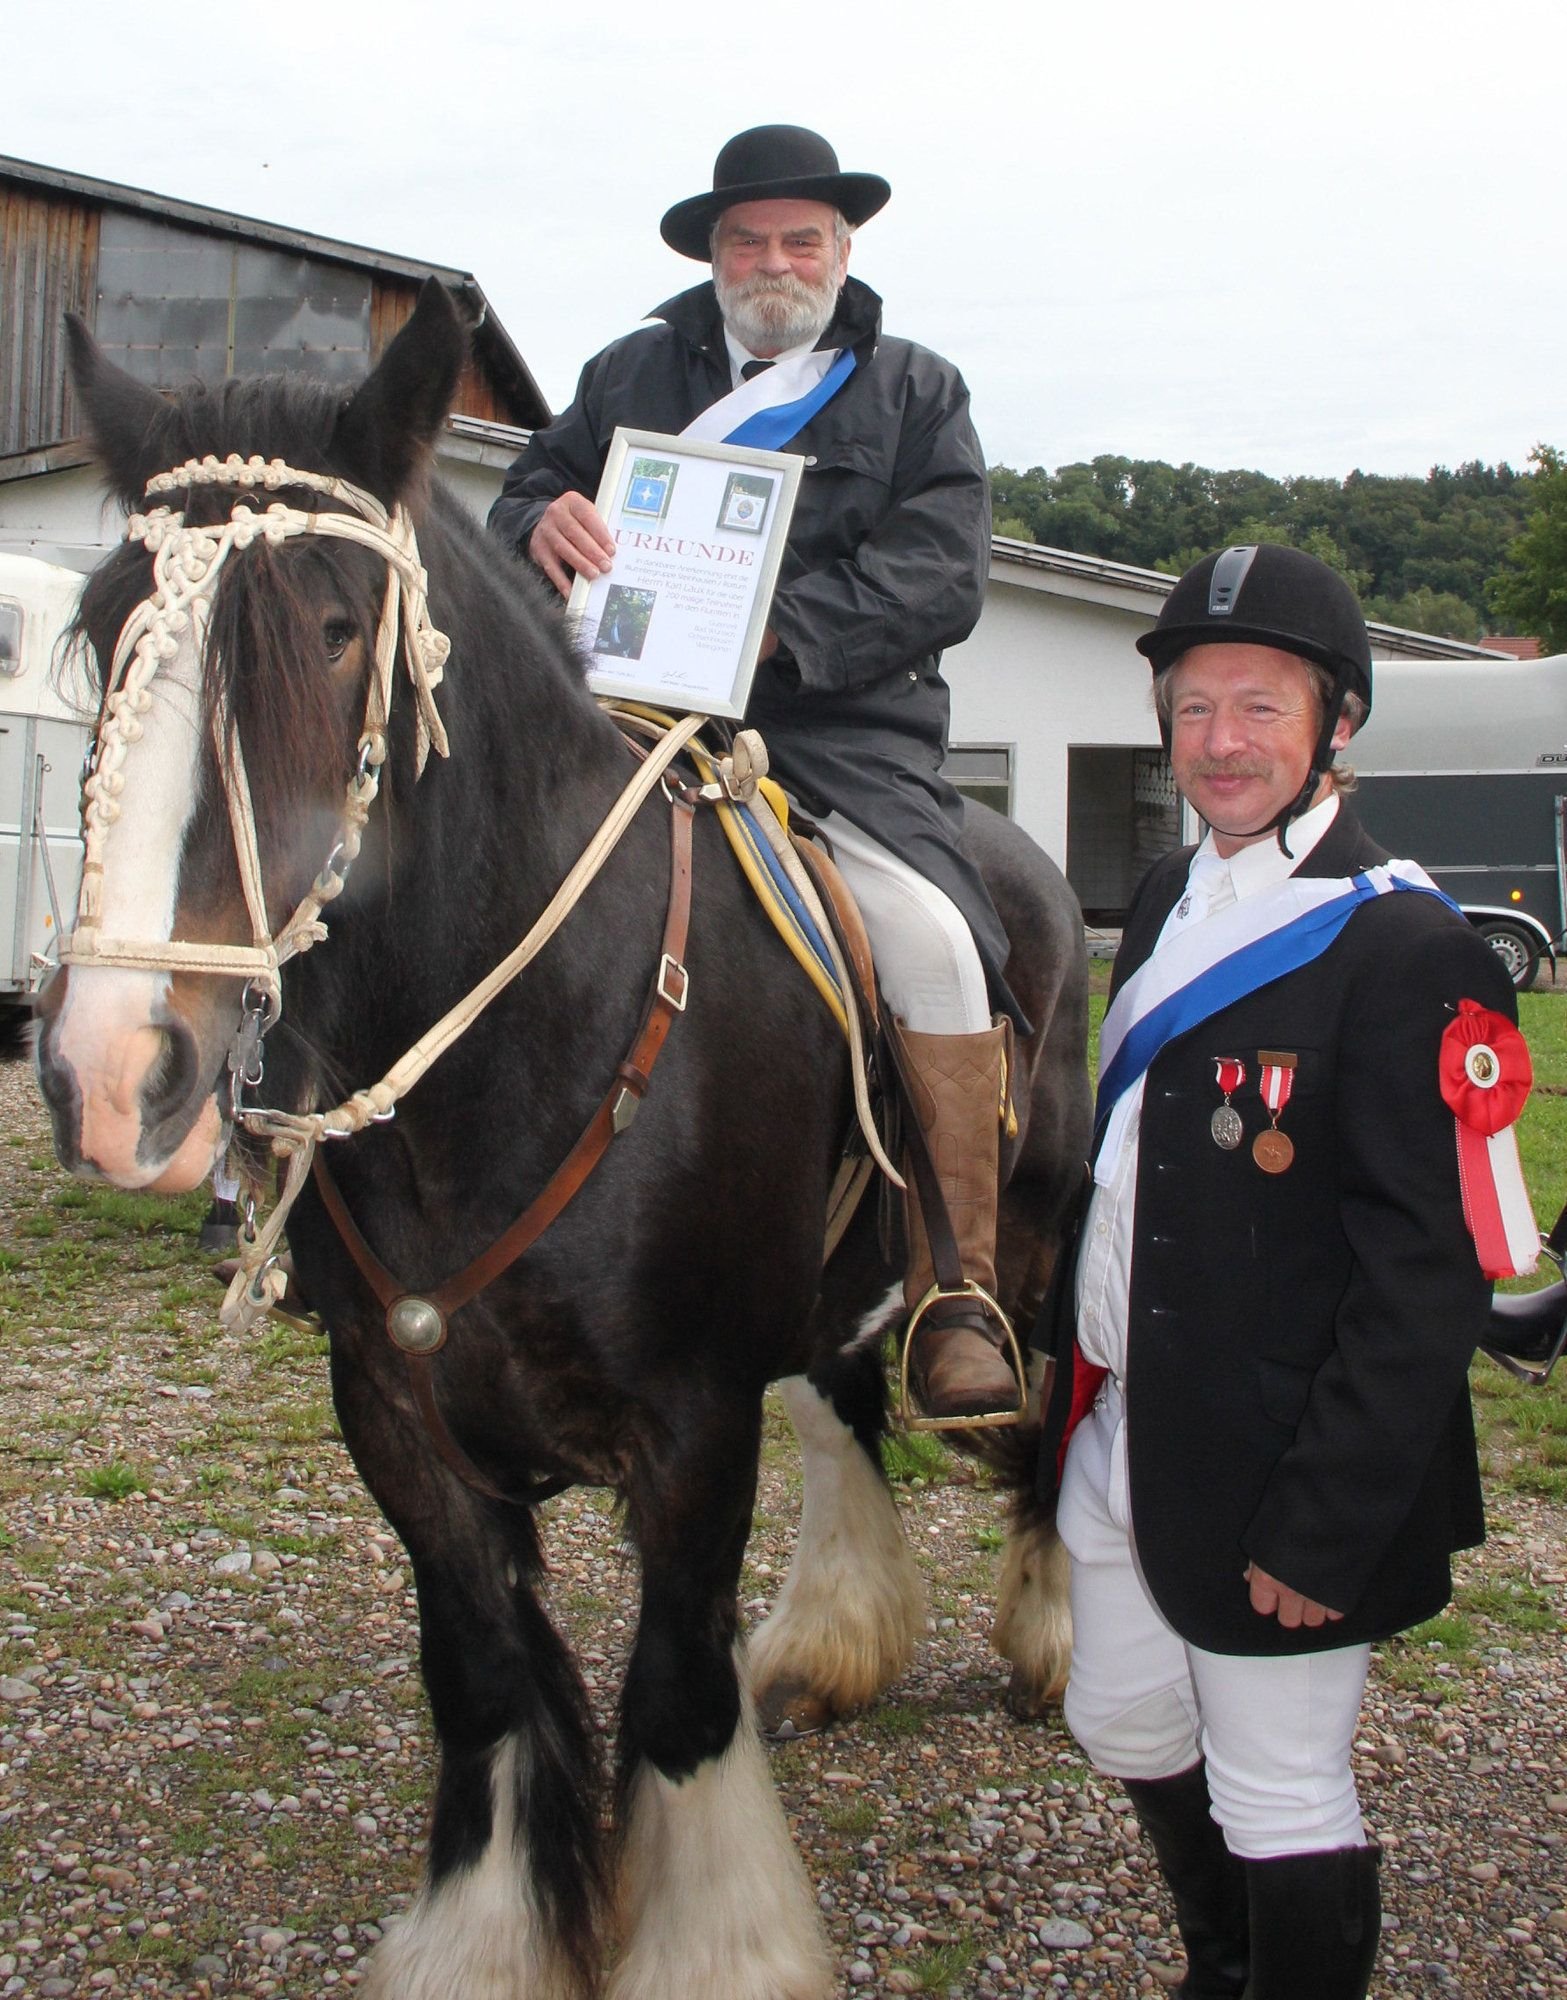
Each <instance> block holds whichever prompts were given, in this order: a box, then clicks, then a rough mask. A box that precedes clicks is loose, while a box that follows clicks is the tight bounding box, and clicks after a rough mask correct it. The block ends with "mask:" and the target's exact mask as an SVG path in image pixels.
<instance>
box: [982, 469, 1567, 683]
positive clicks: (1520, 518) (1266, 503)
mask: <svg viewBox="0 0 1567 2000" xmlns="http://www.w3.org/2000/svg"><path fill="white" fill-rule="evenodd" d="M1531 464H1532V466H1533V467H1534V470H1532V471H1515V470H1514V468H1513V467H1512V466H1510V465H1508V464H1506V463H1502V464H1499V465H1485V464H1483V463H1481V462H1480V461H1479V460H1473V461H1471V462H1469V463H1468V464H1464V465H1460V466H1459V467H1458V468H1457V470H1456V471H1450V470H1449V469H1448V468H1447V467H1446V466H1443V465H1439V466H1436V467H1434V468H1433V469H1432V470H1431V471H1430V472H1429V473H1427V475H1426V476H1425V478H1424V479H1419V478H1413V477H1405V478H1393V477H1387V476H1384V475H1382V474H1376V473H1365V472H1352V473H1350V474H1349V476H1348V477H1347V478H1345V479H1313V478H1295V479H1273V478H1270V477H1269V476H1268V475H1267V474H1266V473H1262V472H1244V471H1230V472H1216V471H1213V470H1211V469H1210V468H1208V467H1207V466H1201V465H1166V464H1165V463H1164V462H1163V461H1162V460H1160V459H1133V458H1120V457H1116V456H1113V455H1111V454H1108V453H1107V454H1105V455H1103V456H1101V457H1099V458H1095V459H1093V460H1092V461H1091V462H1089V463H1088V464H1077V465H1062V466H1058V467H1057V468H1056V470H1055V471H1054V472H1047V471H1046V470H1045V469H1044V467H1043V466H1037V465H1036V466H1034V467H1032V468H1031V469H1030V470H1029V471H1027V472H1014V471H1012V470H1011V468H1010V467H1008V466H1005V465H997V466H993V467H992V468H991V472H990V485H991V494H992V498H993V501H994V505H995V528H996V533H997V534H998V535H1012V536H1015V537H1017V538H1018V539H1020V540H1023V541H1032V542H1040V543H1043V544H1045V545H1047V546H1049V547H1052V548H1059V549H1071V550H1073V551H1074V552H1075V553H1077V554H1079V555H1096V556H1107V557H1109V558H1110V559H1111V560H1113V561H1115V562H1124V563H1134V564H1136V565H1138V566H1139V567H1141V568H1143V569H1159V570H1165V571H1168V572H1170V573H1171V574H1178V573H1179V572H1180V571H1181V570H1183V569H1185V568H1186V566H1187V565H1188V564H1189V563H1191V562H1194V561H1195V560H1196V559H1197V557H1198V556H1200V555H1203V554H1206V552H1207V551H1208V550H1210V549H1216V548H1222V547H1224V546H1225V545H1226V544H1228V543H1232V542H1258V541H1271V542H1289V543H1293V544H1294V545H1295V546H1296V547H1297V548H1304V549H1309V550H1310V551H1311V552H1312V553H1313V554H1315V555H1320V556H1322V557H1323V558H1324V559H1325V560H1327V561H1328V562H1330V563H1332V564H1333V565H1334V567H1335V568H1336V569H1339V570H1341V571H1342V572H1343V573H1344V574H1345V576H1347V577H1348V579H1349V581H1350V582H1351V583H1352V584H1353V585H1354V587H1355V589H1356V591H1357V593H1358V594H1359V596H1360V599H1361V602H1362V603H1363V604H1364V605H1365V608H1366V614H1367V616H1368V617H1370V618H1375V619H1381V620H1383V621H1384V622H1386V623H1387V624H1390V625H1402V626H1405V627H1408V628H1410V629H1411V630H1414V631H1421V632H1437V633H1441V634H1443V635H1444V636H1446V637H1449V638H1455V639H1478V638H1481V637H1483V636H1484V635H1485V634H1486V633H1488V632H1524V633H1530V634H1532V635H1533V636H1535V637H1538V638H1540V639H1541V640H1542V641H1543V642H1544V643H1545V644H1546V647H1547V649H1548V650H1549V651H1552V652H1559V651H1567V457H1564V455H1563V454H1562V453H1561V452H1558V451H1556V450H1553V449H1552V448H1551V447H1549V446H1546V445H1542V446H1540V447H1539V448H1538V449H1537V450H1536V451H1535V452H1534V453H1533V455H1532V458H1531Z"/></svg>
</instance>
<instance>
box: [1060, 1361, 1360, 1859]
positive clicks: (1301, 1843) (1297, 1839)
mask: <svg viewBox="0 0 1567 2000" xmlns="http://www.w3.org/2000/svg"><path fill="white" fill-rule="evenodd" d="M1057 1524H1058V1526H1059V1528H1060V1531H1061V1539H1062V1541H1063V1542H1064V1543H1065V1544H1066V1547H1067V1552H1068V1554H1069V1555H1070V1556H1071V1559H1072V1624H1073V1635H1072V1671H1071V1678H1070V1680H1069V1681H1068V1683H1067V1690H1066V1703H1065V1709H1066V1721H1067V1726H1068V1727H1069V1728H1070V1730H1071V1731H1072V1734H1073V1735H1074V1736H1075V1737H1076V1738H1077V1740H1078V1742H1079V1743H1081V1744H1082V1746H1083V1748H1084V1749H1085V1750H1086V1751H1087V1753H1088V1755H1089V1756H1090V1758H1092V1760H1093V1762H1094V1763H1095V1764H1096V1765H1097V1766H1098V1768H1099V1769H1100V1770H1102V1771H1104V1772H1106V1773H1108V1774H1109V1775H1111V1776H1114V1777H1118V1778H1134V1779H1135V1778H1171V1777H1174V1776H1175V1775H1176V1773H1177V1772H1180V1771H1185V1770H1189V1769H1190V1768H1191V1766H1192V1765H1193V1764H1195V1763H1196V1761H1197V1759H1198V1757H1199V1756H1203V1757H1206V1759H1207V1762H1208V1788H1209V1791H1210V1792H1211V1793H1212V1796H1213V1816H1214V1818H1215V1819H1216V1820H1217V1821H1218V1822H1219V1825H1220V1826H1221V1827H1222V1828H1223V1829H1224V1837H1225V1841H1226V1843H1227V1844H1228V1846H1229V1848H1230V1850H1231V1852H1232V1853H1235V1854H1238V1855H1240V1856H1241V1857H1242V1859H1243V1860H1247V1861H1266V1860H1269V1859H1271V1858H1272V1857H1274V1856H1276V1855H1280V1854H1309V1853H1318V1852H1321V1851H1324V1850H1326V1849H1330V1848H1335V1847H1360V1846H1363V1845H1364V1843H1365V1829H1364V1826H1363V1823H1362V1821H1361V1817H1360V1802H1359V1799H1358V1798H1357V1796H1356V1793H1355V1779H1354V1774H1353V1772H1352V1771H1351V1768H1350V1746H1351V1743H1352V1741H1353V1738H1354V1733H1355V1724H1356V1719H1357V1718H1358V1716H1359V1713H1360V1700H1361V1695H1362V1693H1363V1691H1364V1689H1365V1684H1366V1673H1367V1670H1368V1668H1369V1666H1370V1662H1371V1648H1370V1647H1369V1646H1343V1647H1337V1648H1334V1649H1333V1650H1331V1651H1328V1652H1321V1653H1302V1654H1296V1655H1293V1656H1291V1657H1288V1658H1256V1657H1250V1656H1241V1655H1236V1654H1228V1653H1205V1652H1203V1651H1202V1650H1201V1648H1200V1647H1197V1646H1190V1645H1187V1644H1186V1642H1185V1641H1184V1640H1182V1639H1181V1638H1180V1637H1178V1636H1177V1634H1176V1633H1175V1632H1173V1631H1172V1630H1171V1629H1170V1627H1169V1625H1167V1624H1166V1623H1165V1621H1164V1619H1163V1618H1162V1617H1161V1616H1160V1614H1159V1612H1158V1611H1157V1610H1156V1609H1155V1607H1154V1603H1153V1599H1152V1598H1151V1597H1150V1595H1149V1593H1148V1589H1147V1586H1146V1585H1145V1584H1144V1582H1143V1580H1142V1576H1141V1573H1140V1571H1139V1569H1138V1565H1137V1551H1136V1548H1135V1545H1134V1543H1133V1541H1132V1535H1131V1526H1130V1495H1129V1491H1128V1486H1127V1472H1126V1432H1125V1425H1124V1423H1123V1421H1122V1403H1121V1397H1120V1394H1119V1392H1118V1391H1117V1389H1116V1388H1115V1386H1114V1384H1113V1383H1112V1382H1107V1383H1106V1385H1105V1388H1104V1390H1103V1392H1102V1393H1101V1395H1100V1399H1099V1401H1098V1402H1097V1403H1096V1404H1095V1406H1094V1409H1093V1411H1092V1412H1091V1414H1090V1415H1089V1416H1087V1417H1086V1418H1085V1419H1084V1420H1083V1422H1082V1423H1081V1424H1080V1425H1079V1426H1078V1428H1077V1430H1076V1431H1075V1432H1074V1433H1073V1435H1072V1442H1071V1445H1070V1447H1069V1449H1068V1451H1067V1459H1066V1469H1065V1474H1064V1477H1063V1480H1062V1486H1061V1500H1060V1505H1059V1508H1058V1510H1057Z"/></svg>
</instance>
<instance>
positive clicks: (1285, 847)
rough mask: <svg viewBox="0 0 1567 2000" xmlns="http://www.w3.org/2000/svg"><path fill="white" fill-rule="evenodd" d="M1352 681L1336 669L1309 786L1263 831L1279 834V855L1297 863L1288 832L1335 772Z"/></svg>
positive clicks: (1324, 708)
mask: <svg viewBox="0 0 1567 2000" xmlns="http://www.w3.org/2000/svg"><path fill="white" fill-rule="evenodd" d="M1349 678H1350V677H1349V674H1348V673H1347V672H1346V671H1345V669H1344V668H1343V667H1335V668H1334V670H1333V689H1332V692H1331V693H1330V694H1329V696H1328V698H1327V700H1326V701H1325V702H1324V703H1323V706H1322V727H1321V729H1320V730H1319V731H1318V733H1317V747H1316V749H1315V750H1314V751H1313V752H1312V753H1311V769H1310V770H1309V771H1308V772H1307V773H1306V782H1305V784H1303V785H1302V786H1301V788H1300V790H1299V791H1298V792H1297V793H1296V794H1295V796H1294V798H1293V799H1292V800H1291V801H1290V803H1289V804H1288V805H1287V806H1286V807H1285V808H1284V810H1283V812H1281V813H1277V814H1275V815H1274V817H1273V818H1272V819H1271V820H1269V822H1268V824H1267V825H1266V826H1265V827H1262V828H1261V829H1260V831H1261V832H1263V833H1270V832H1275V833H1277V835H1278V839H1279V852H1280V853H1281V854H1282V855H1283V856H1284V857H1285V859H1286V860H1288V861H1293V860H1294V859H1295V857H1294V855H1293V854H1291V853H1290V849H1289V842H1288V841H1287V840H1286V839H1285V838H1284V833H1285V829H1286V828H1287V827H1288V825H1289V823H1290V821H1291V820H1292V819H1299V818H1300V816H1301V814H1302V813H1304V812H1309V811H1310V810H1311V807H1312V804H1313V802H1314V801H1315V799H1316V796H1317V787H1318V786H1319V785H1320V784H1321V783H1322V780H1323V779H1324V778H1325V777H1326V776H1327V775H1328V773H1329V771H1331V770H1332V769H1333V759H1334V757H1335V756H1336V755H1337V752H1336V751H1335V750H1334V748H1333V735H1334V732H1335V730H1336V729H1337V728H1338V719H1339V714H1340V711H1341V710H1342V709H1343V706H1344V697H1345V695H1346V694H1347V693H1348V692H1349Z"/></svg>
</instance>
